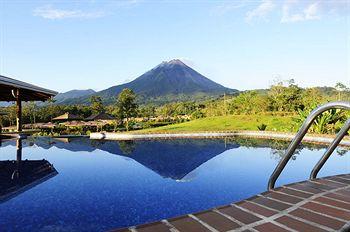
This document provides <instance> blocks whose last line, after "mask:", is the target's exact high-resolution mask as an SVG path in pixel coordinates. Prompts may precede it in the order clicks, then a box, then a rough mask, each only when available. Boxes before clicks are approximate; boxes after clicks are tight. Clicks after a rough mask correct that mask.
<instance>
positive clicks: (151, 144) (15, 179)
mask: <svg viewBox="0 0 350 232" xmlns="http://www.w3.org/2000/svg"><path fill="white" fill-rule="evenodd" d="M16 143H17V144H16ZM287 145H288V144H286V143H285V142H278V141H267V140H252V139H242V138H227V139H196V140H194V139H193V140H192V139H186V140H185V139H179V140H147V141H125V142H116V141H103V142H102V141H93V140H89V139H86V138H74V139H53V138H43V137H40V138H37V139H34V138H29V139H27V140H23V141H22V147H23V148H22V149H21V144H19V142H17V141H2V144H1V147H0V230H1V231H106V230H110V229H114V228H120V227H125V226H130V225H135V224H141V223H146V222H152V221H156V220H160V219H163V218H169V217H174V216H178V215H182V214H186V213H193V212H196V211H200V210H205V209H209V208H212V207H215V206H218V205H224V204H228V203H230V202H234V201H239V200H242V199H245V198H248V197H250V196H252V195H255V194H258V193H260V192H263V191H265V190H266V186H267V181H268V178H269V176H270V174H271V173H272V171H273V169H274V168H275V166H276V164H277V162H278V161H279V160H280V158H281V157H282V156H283V151H284V149H286V147H287ZM324 151H325V149H324V147H320V146H312V147H310V146H302V147H301V148H300V149H299V150H298V151H297V154H296V155H295V156H294V157H293V159H292V160H291V161H290V162H289V163H288V165H287V167H286V169H285V170H284V172H283V173H282V175H281V177H280V179H279V180H278V182H277V185H281V184H286V183H291V182H296V181H301V180H304V179H306V178H307V177H308V176H309V172H310V171H311V169H312V167H313V165H314V164H315V163H316V162H317V160H318V159H319V158H320V157H321V155H322V153H323V152H324ZM9 160H10V161H9ZM16 160H17V161H16ZM340 173H350V156H349V155H348V154H347V151H346V150H337V152H335V153H334V154H333V156H332V157H331V158H330V159H329V161H328V162H327V163H326V165H325V166H324V168H323V169H322V170H321V172H320V175H319V176H320V177H321V176H328V175H334V174H340ZM1 175H2V176H1Z"/></svg>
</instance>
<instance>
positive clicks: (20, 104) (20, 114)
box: [16, 89, 22, 132]
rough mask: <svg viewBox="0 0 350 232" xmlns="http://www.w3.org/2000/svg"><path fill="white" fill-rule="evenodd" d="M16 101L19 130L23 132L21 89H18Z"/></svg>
mask: <svg viewBox="0 0 350 232" xmlns="http://www.w3.org/2000/svg"><path fill="white" fill-rule="evenodd" d="M16 103H17V110H16V114H17V115H16V124H17V132H21V131H22V102H21V97H20V94H19V89H17V91H16Z"/></svg>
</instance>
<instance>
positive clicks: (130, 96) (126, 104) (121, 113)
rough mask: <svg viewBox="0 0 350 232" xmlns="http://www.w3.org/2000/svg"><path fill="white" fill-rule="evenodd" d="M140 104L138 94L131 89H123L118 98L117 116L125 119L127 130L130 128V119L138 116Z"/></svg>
mask: <svg viewBox="0 0 350 232" xmlns="http://www.w3.org/2000/svg"><path fill="white" fill-rule="evenodd" d="M137 111H138V105H137V103H136V95H135V93H134V92H133V91H132V90H131V89H123V91H122V92H121V93H120V94H119V95H118V99H117V116H118V118H120V119H121V120H123V119H125V120H126V123H125V127H126V130H129V119H130V118H132V117H136V116H137Z"/></svg>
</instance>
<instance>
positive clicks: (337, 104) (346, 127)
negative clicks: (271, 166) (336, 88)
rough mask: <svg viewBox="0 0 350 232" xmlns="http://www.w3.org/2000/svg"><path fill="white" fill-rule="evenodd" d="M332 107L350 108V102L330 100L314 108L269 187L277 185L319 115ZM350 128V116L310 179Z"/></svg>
mask: <svg viewBox="0 0 350 232" xmlns="http://www.w3.org/2000/svg"><path fill="white" fill-rule="evenodd" d="M330 109H343V110H350V102H345V101H338V102H330V103H327V104H324V105H322V106H319V107H317V108H316V109H314V110H313V111H312V112H311V113H310V114H309V116H308V117H307V118H306V120H305V121H304V123H303V125H302V126H301V127H300V129H299V131H298V133H297V134H296V136H295V137H294V139H293V140H292V142H291V143H290V145H289V147H288V148H287V150H286V153H285V156H284V157H283V158H282V159H281V160H280V162H279V163H278V165H277V166H276V168H275V170H274V171H273V173H272V174H271V176H270V179H269V183H268V189H269V190H270V189H273V188H274V187H275V183H276V180H277V178H278V177H279V176H280V174H281V172H282V171H283V169H284V168H285V166H286V165H287V163H288V161H289V160H290V158H291V157H292V156H293V154H294V152H295V150H296V149H297V147H298V146H299V144H300V142H301V141H302V140H303V138H304V136H305V134H306V132H307V131H308V129H309V128H310V126H311V124H312V123H313V122H314V121H315V119H316V118H317V116H319V115H320V114H322V113H323V112H325V111H327V110H330ZM349 128H350V118H349V119H348V120H347V121H346V122H345V124H344V126H343V127H342V128H341V130H340V131H339V132H338V134H337V135H336V137H335V139H334V140H333V141H332V143H331V145H330V146H329V147H328V148H327V150H326V152H325V153H324V155H323V156H322V157H321V159H320V160H319V161H318V162H317V164H316V165H315V167H314V168H313V170H312V172H311V174H310V179H315V178H316V176H317V174H318V172H319V171H320V170H321V168H322V167H323V165H324V164H325V163H326V161H327V160H328V158H329V157H330V156H331V154H332V153H333V151H334V150H335V149H336V148H337V146H338V145H339V143H340V142H341V140H342V139H343V138H344V136H345V135H346V133H347V131H348V130H349Z"/></svg>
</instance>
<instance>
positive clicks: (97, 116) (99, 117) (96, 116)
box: [85, 112, 115, 121]
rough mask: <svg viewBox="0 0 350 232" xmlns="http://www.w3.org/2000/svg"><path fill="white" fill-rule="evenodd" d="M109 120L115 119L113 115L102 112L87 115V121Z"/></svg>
mask: <svg viewBox="0 0 350 232" xmlns="http://www.w3.org/2000/svg"><path fill="white" fill-rule="evenodd" d="M99 120H101V121H108V120H115V118H113V117H112V116H111V115H109V114H107V113H104V112H101V113H98V114H92V115H91V116H90V117H87V118H86V119H85V121H99Z"/></svg>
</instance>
